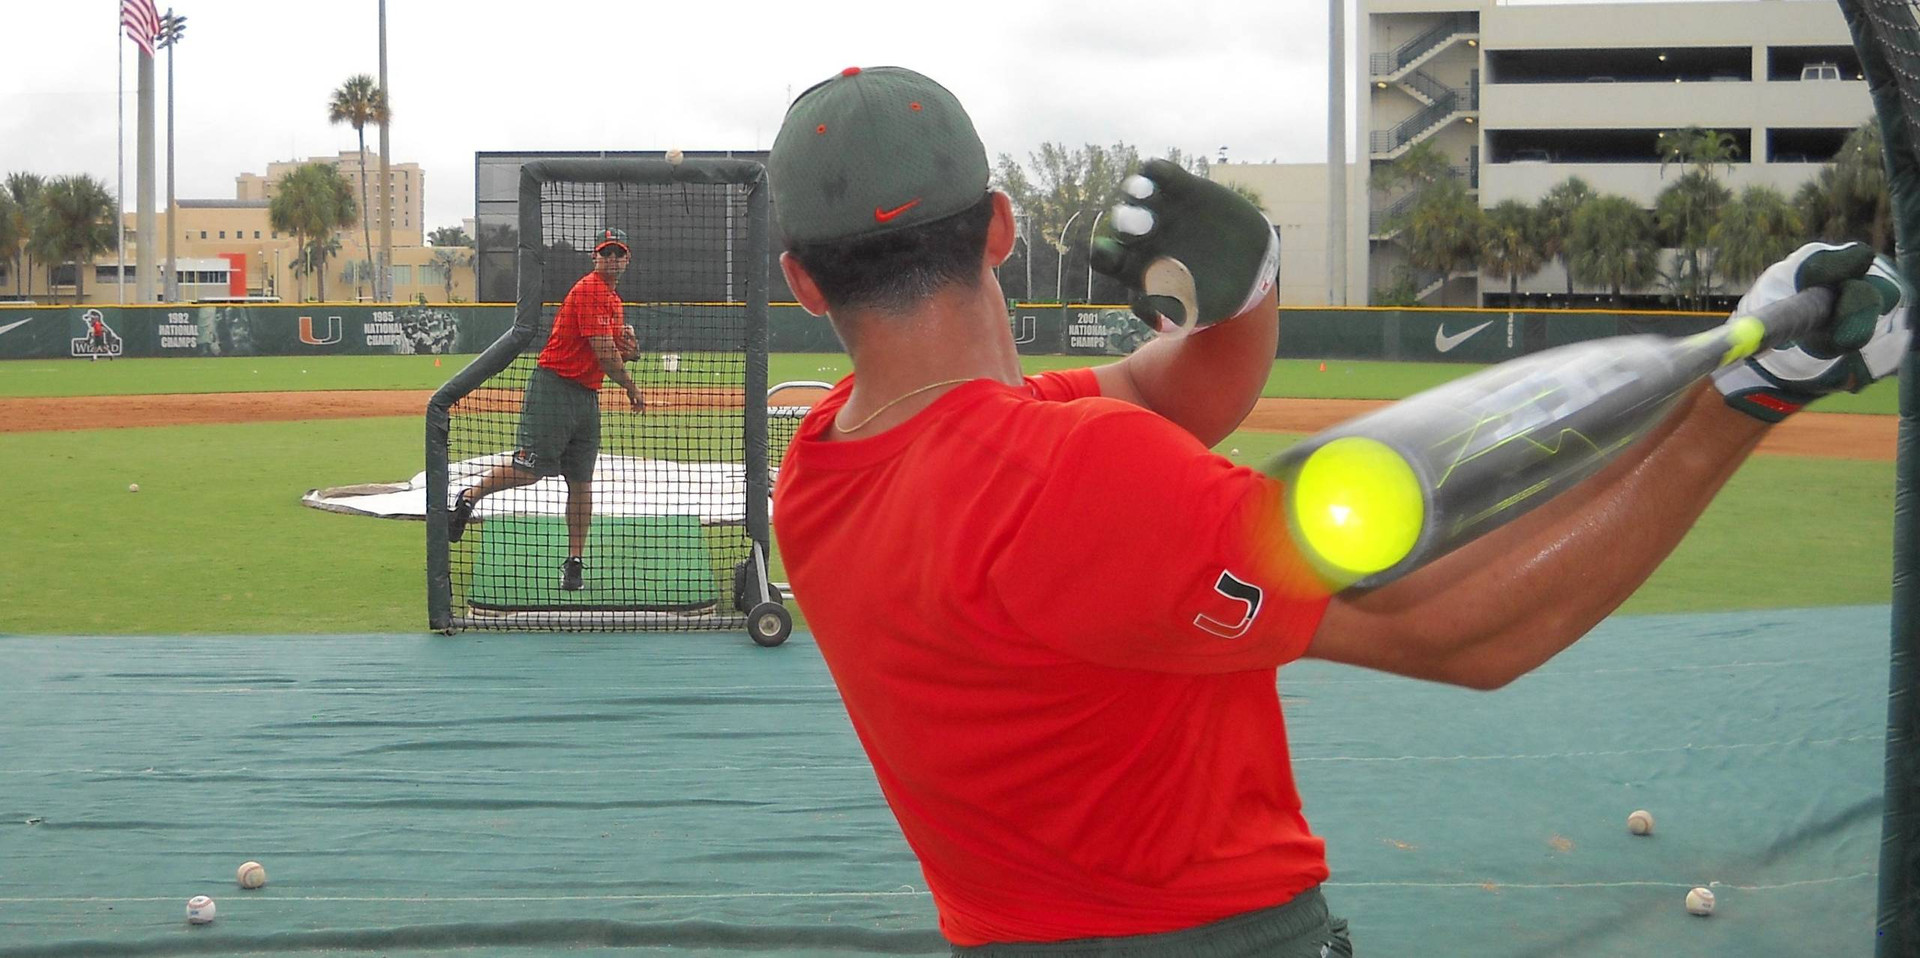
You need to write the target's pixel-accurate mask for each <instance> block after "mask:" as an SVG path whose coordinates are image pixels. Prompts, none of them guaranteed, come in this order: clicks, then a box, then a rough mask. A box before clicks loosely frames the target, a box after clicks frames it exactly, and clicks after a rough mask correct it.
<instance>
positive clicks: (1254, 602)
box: [1193, 569, 1265, 639]
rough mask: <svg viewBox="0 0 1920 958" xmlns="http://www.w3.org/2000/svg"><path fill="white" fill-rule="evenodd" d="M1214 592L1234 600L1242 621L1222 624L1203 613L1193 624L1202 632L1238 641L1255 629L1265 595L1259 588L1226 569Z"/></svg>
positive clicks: (1215, 583)
mask: <svg viewBox="0 0 1920 958" xmlns="http://www.w3.org/2000/svg"><path fill="white" fill-rule="evenodd" d="M1213 591H1215V592H1218V593H1220V594H1221V595H1222V596H1225V597H1226V598H1228V599H1230V600H1232V601H1233V602H1234V603H1235V604H1236V605H1237V606H1239V607H1240V609H1241V616H1240V620H1239V621H1238V622H1233V623H1227V622H1222V621H1220V620H1219V619H1216V618H1214V617H1213V616H1210V615H1208V614H1206V613H1205V612H1202V613H1200V614H1199V615H1196V616H1194V617H1193V624H1194V625H1195V626H1198V627H1199V629H1200V631H1202V632H1205V633H1207V634H1209V635H1217V636H1219V637H1220V638H1223V639H1237V638H1239V637H1241V636H1243V635H1246V634H1247V630H1248V629H1250V628H1252V627H1253V619H1254V617H1255V616H1257V615H1259V614H1260V603H1261V602H1262V601H1264V599H1265V593H1263V592H1261V591H1260V587H1259V586H1257V585H1254V584H1253V583H1251V582H1246V581H1243V580H1241V579H1240V578H1239V577H1237V576H1235V575H1234V574H1233V573H1232V572H1229V571H1227V570H1225V569H1221V570H1220V578H1219V579H1217V580H1215V581H1214V583H1213Z"/></svg>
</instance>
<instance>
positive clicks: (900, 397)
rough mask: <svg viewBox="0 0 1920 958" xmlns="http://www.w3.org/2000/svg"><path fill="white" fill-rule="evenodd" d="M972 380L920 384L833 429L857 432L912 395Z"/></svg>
mask: <svg viewBox="0 0 1920 958" xmlns="http://www.w3.org/2000/svg"><path fill="white" fill-rule="evenodd" d="M972 381H973V377H971V376H969V377H967V378H965V379H942V380H940V381H939V382H937V383H928V384H926V385H925V386H921V387H920V388H919V389H915V390H911V391H908V392H904V393H901V394H900V395H898V396H895V397H893V398H892V399H889V400H887V401H886V402H885V403H883V404H881V406H880V408H879V409H875V410H874V411H873V412H870V413H868V414H867V415H866V417H865V418H863V419H861V420H860V421H859V422H856V423H854V424H853V425H851V426H842V425H840V424H839V423H837V422H836V423H834V426H833V427H834V428H835V429H838V430H840V431H841V432H843V433H851V432H859V431H860V430H861V429H862V428H864V427H865V426H866V424H867V423H870V422H872V421H874V420H875V419H878V418H880V414H881V413H883V412H886V411H887V410H889V409H892V408H893V407H895V406H897V405H899V404H900V403H903V402H905V401H907V400H909V399H912V398H913V397H915V396H918V395H920V394H921V393H923V392H928V391H930V390H934V389H939V388H940V387H941V386H958V385H960V384H961V383H965V382H972Z"/></svg>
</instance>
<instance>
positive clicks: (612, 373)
mask: <svg viewBox="0 0 1920 958" xmlns="http://www.w3.org/2000/svg"><path fill="white" fill-rule="evenodd" d="M588 342H589V344H591V345H592V346H593V358H594V359H597V360H599V361H600V370H601V372H604V373H606V374H607V378H608V379H611V380H613V381H614V382H616V383H618V384H620V388H622V389H628V388H631V387H632V386H633V374H632V373H629V372H627V364H626V363H625V362H623V361H621V359H620V350H619V347H617V346H615V345H614V344H613V339H612V337H607V341H606V342H605V343H602V342H600V337H594V338H593V339H591V340H589V341H588Z"/></svg>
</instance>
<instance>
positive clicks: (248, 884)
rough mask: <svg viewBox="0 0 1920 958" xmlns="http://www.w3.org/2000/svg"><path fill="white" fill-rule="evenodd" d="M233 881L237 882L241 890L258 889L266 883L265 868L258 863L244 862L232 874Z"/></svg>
mask: <svg viewBox="0 0 1920 958" xmlns="http://www.w3.org/2000/svg"><path fill="white" fill-rule="evenodd" d="M233 880H234V881H237V882H239V883H240V887H241V888H259V887H260V886H261V885H264V884H266V883H267V868H266V866H265V865H262V864H260V863H259V862H244V863H242V864H241V865H240V869H239V870H238V871H236V872H234V873H233Z"/></svg>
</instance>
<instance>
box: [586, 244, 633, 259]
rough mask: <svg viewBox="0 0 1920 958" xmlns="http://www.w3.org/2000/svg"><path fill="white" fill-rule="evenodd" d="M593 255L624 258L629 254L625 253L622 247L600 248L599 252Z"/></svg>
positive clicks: (625, 249) (625, 250)
mask: <svg viewBox="0 0 1920 958" xmlns="http://www.w3.org/2000/svg"><path fill="white" fill-rule="evenodd" d="M595 255H599V256H620V257H625V256H629V255H631V254H629V253H628V252H627V248H626V247H624V246H602V247H600V250H599V252H598V253H597V254H595Z"/></svg>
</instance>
